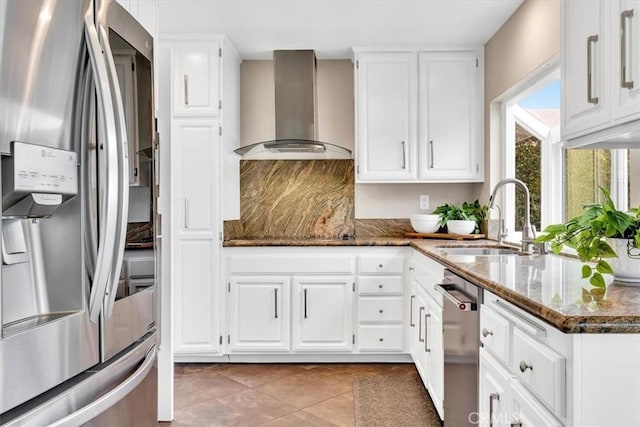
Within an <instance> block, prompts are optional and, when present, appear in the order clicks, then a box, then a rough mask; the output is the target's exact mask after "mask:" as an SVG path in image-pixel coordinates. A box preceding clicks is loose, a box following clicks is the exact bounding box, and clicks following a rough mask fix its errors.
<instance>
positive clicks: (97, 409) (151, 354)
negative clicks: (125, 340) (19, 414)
mask: <svg viewBox="0 0 640 427" xmlns="http://www.w3.org/2000/svg"><path fill="white" fill-rule="evenodd" d="M155 360H156V346H155V345H154V346H153V347H151V349H150V350H149V351H148V352H147V355H146V356H145V358H144V361H143V362H142V364H141V365H140V367H138V369H136V370H135V372H134V373H133V374H131V376H130V377H128V378H127V379H126V380H124V381H123V382H121V383H120V384H118V386H117V387H115V388H113V389H112V390H111V391H109V392H108V393H106V394H104V395H102V396H100V398H98V399H96V400H94V401H93V402H91V403H90V404H88V405H86V406H83V407H82V408H80V409H78V410H77V411H75V412H73V413H71V414H69V415H67V416H66V417H64V418H62V419H60V420H58V421H56V422H55V423H52V424H50V425H49V427H71V426H80V425H82V424H85V423H87V422H88V421H91V420H92V419H94V418H95V417H97V416H98V415H100V414H101V413H103V412H104V411H106V410H107V409H109V408H110V407H112V406H113V405H115V404H116V403H118V402H119V401H121V400H122V399H123V398H124V397H125V396H126V395H128V394H129V393H131V391H132V390H134V389H135V388H136V387H137V386H138V385H139V384H140V383H141V382H142V380H144V379H145V378H146V376H147V375H148V374H149V371H151V368H152V367H153V364H154V363H155Z"/></svg>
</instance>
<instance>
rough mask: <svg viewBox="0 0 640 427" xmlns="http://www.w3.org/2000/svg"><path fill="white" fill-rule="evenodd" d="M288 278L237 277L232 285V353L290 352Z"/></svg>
mask: <svg viewBox="0 0 640 427" xmlns="http://www.w3.org/2000/svg"><path fill="white" fill-rule="evenodd" d="M290 283H291V279H290V278H289V277H277V276H276V277H271V276H267V277H259V276H252V277H234V278H232V279H231V281H230V282H229V285H228V286H229V287H228V292H229V307H228V310H229V313H230V316H229V325H228V329H229V335H228V336H229V350H230V351H289V350H290V349H291V345H290V339H289V338H290V335H291V332H290V330H291V321H290V310H291V303H290V300H289V295H290Z"/></svg>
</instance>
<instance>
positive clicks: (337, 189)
mask: <svg viewBox="0 0 640 427" xmlns="http://www.w3.org/2000/svg"><path fill="white" fill-rule="evenodd" d="M226 232H230V234H231V236H228V235H227V233H226ZM354 234H355V222H354V171H353V160H242V161H241V162H240V223H239V224H238V223H237V222H236V221H234V222H233V224H231V223H230V224H228V226H226V227H225V238H227V239H228V238H229V237H231V238H250V239H260V238H281V239H298V238H299V239H304V238H315V239H337V238H341V237H343V236H344V235H348V236H350V237H353V236H354Z"/></svg>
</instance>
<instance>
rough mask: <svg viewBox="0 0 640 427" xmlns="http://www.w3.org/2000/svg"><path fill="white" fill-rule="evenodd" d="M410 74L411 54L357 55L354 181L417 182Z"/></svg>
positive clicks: (413, 68) (412, 72)
mask: <svg viewBox="0 0 640 427" xmlns="http://www.w3.org/2000/svg"><path fill="white" fill-rule="evenodd" d="M415 74H416V62H415V54H413V53H407V52H394V53H362V54H359V55H358V59H357V69H356V85H357V86H356V91H357V92H356V93H357V95H356V110H357V114H356V121H357V123H356V128H357V130H356V135H357V153H356V156H357V157H356V164H357V168H358V174H357V179H358V181H360V182H367V181H376V182H385V181H387V182H388V181H406V180H414V179H416V170H415V156H416V147H415V138H416V135H415V133H416V131H415V99H416V98H415V91H416V88H415Z"/></svg>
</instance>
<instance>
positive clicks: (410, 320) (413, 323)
mask: <svg viewBox="0 0 640 427" xmlns="http://www.w3.org/2000/svg"><path fill="white" fill-rule="evenodd" d="M415 299H416V296H415V295H411V298H410V299H409V313H410V315H409V326H411V327H412V328H415V327H416V324H415V322H414V321H413V301H415Z"/></svg>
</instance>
